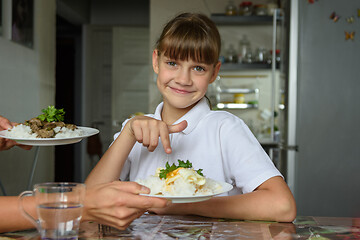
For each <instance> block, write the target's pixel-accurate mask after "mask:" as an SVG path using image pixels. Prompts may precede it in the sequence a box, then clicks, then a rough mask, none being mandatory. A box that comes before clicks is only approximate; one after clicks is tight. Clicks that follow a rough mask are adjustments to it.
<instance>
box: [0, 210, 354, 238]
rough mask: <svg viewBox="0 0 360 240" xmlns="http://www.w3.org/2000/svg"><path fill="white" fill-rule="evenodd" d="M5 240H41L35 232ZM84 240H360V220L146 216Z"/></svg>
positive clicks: (93, 228)
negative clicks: (268, 220)
mask: <svg viewBox="0 0 360 240" xmlns="http://www.w3.org/2000/svg"><path fill="white" fill-rule="evenodd" d="M2 237H8V238H14V239H18V240H23V239H24V240H25V239H34V240H35V239H39V236H38V234H37V232H36V231H34V230H31V231H22V232H14V233H4V234H0V240H2ZM85 239H91V240H94V239H156V240H160V239H318V240H319V239H322V240H323V239H360V218H337V217H310V216H307V217H302V216H299V217H297V218H296V220H295V221H294V222H293V223H278V222H263V221H240V220H230V219H215V218H204V217H197V216H158V215H153V214H144V215H143V216H142V217H140V218H138V219H136V220H135V221H134V222H133V223H132V224H131V225H130V226H129V227H128V228H127V229H126V230H124V231H121V230H117V229H114V228H110V227H106V226H102V225H99V224H97V223H95V222H86V223H82V225H81V229H80V236H79V240H85ZM8 240H9V239H8Z"/></svg>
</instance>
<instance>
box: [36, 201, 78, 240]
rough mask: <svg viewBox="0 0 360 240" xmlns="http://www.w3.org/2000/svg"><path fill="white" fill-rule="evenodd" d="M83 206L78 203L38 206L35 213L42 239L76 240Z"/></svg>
mask: <svg viewBox="0 0 360 240" xmlns="http://www.w3.org/2000/svg"><path fill="white" fill-rule="evenodd" d="M82 210H83V206H82V205H80V204H78V203H67V202H64V203H48V204H43V205H39V206H38V207H37V212H38V216H39V221H40V223H39V224H40V229H39V231H40V235H41V238H42V239H57V240H61V239H64V240H65V239H66V240H74V239H77V238H78V233H79V225H80V219H81V214H82Z"/></svg>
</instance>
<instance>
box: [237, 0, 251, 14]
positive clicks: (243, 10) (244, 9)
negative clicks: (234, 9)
mask: <svg viewBox="0 0 360 240" xmlns="http://www.w3.org/2000/svg"><path fill="white" fill-rule="evenodd" d="M252 13H253V5H252V2H242V3H241V4H240V6H239V15H241V16H250V15H252Z"/></svg>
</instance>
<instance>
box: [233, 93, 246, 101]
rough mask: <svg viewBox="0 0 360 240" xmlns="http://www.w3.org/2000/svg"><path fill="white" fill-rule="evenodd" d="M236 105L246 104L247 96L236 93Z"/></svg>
mask: <svg viewBox="0 0 360 240" xmlns="http://www.w3.org/2000/svg"><path fill="white" fill-rule="evenodd" d="M234 103H245V95H244V94H243V93H235V94H234Z"/></svg>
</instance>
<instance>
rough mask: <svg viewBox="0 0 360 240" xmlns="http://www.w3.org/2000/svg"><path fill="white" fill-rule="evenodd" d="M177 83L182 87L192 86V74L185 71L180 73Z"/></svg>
mask: <svg viewBox="0 0 360 240" xmlns="http://www.w3.org/2000/svg"><path fill="white" fill-rule="evenodd" d="M175 81H176V82H177V83H178V84H181V85H191V77H190V72H189V71H187V70H185V69H183V70H182V71H179V73H178V75H177V76H176V80H175Z"/></svg>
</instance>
